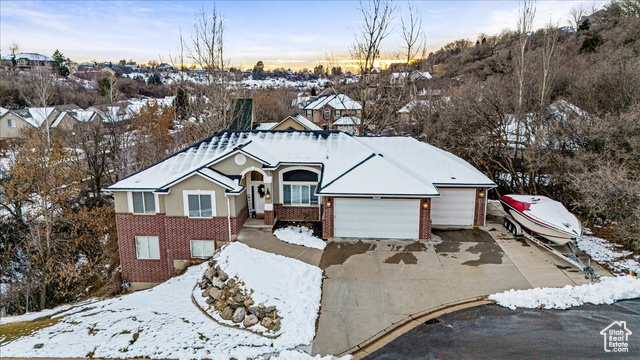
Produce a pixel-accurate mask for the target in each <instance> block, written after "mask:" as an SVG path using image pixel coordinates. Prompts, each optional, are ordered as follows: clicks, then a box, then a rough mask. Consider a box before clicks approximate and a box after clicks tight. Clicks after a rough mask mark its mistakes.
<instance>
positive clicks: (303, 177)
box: [282, 169, 318, 206]
mask: <svg viewBox="0 0 640 360" xmlns="http://www.w3.org/2000/svg"><path fill="white" fill-rule="evenodd" d="M317 186H318V174H317V173H315V172H313V171H309V170H300V169H296V170H289V171H287V172H285V173H282V202H283V205H288V206H317V205H318V196H317V195H315V192H316V187H317Z"/></svg>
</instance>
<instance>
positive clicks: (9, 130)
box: [0, 112, 33, 139]
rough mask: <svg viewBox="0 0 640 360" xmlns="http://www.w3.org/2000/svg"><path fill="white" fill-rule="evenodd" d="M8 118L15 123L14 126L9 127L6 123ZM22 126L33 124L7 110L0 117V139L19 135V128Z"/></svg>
mask: <svg viewBox="0 0 640 360" xmlns="http://www.w3.org/2000/svg"><path fill="white" fill-rule="evenodd" d="M8 119H11V121H12V122H13V123H15V124H17V125H16V127H9V126H8V124H7V120H8ZM23 127H33V126H32V125H31V124H29V123H27V122H26V121H24V120H22V119H21V118H20V117H18V116H16V115H14V114H13V113H10V112H9V113H6V114H4V116H3V117H2V118H0V139H4V138H17V137H18V136H19V135H20V129H22V128H23Z"/></svg>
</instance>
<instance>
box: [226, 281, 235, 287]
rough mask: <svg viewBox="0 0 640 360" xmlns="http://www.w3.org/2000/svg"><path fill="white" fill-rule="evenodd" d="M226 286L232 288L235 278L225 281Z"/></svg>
mask: <svg viewBox="0 0 640 360" xmlns="http://www.w3.org/2000/svg"><path fill="white" fill-rule="evenodd" d="M227 286H229V288H230V289H232V288H233V287H235V286H236V279H229V280H228V281H227Z"/></svg>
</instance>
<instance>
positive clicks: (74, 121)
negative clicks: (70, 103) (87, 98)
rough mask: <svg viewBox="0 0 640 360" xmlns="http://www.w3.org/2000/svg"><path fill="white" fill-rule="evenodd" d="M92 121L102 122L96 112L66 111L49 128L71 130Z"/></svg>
mask: <svg viewBox="0 0 640 360" xmlns="http://www.w3.org/2000/svg"><path fill="white" fill-rule="evenodd" d="M94 121H102V117H101V116H100V114H99V113H98V112H97V111H96V110H82V109H76V110H67V111H64V112H62V113H60V114H59V115H58V117H57V118H56V119H55V120H54V121H53V123H52V124H51V127H52V128H58V129H63V130H73V129H75V128H76V126H78V125H81V124H88V123H91V122H94Z"/></svg>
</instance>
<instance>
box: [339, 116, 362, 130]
mask: <svg viewBox="0 0 640 360" xmlns="http://www.w3.org/2000/svg"><path fill="white" fill-rule="evenodd" d="M333 126H334V128H335V129H336V130H340V131H342V132H344V133H347V134H349V135H358V134H359V133H360V118H359V117H357V116H351V115H345V116H343V117H341V118H339V119H337V120H336V121H334V122H333Z"/></svg>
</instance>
